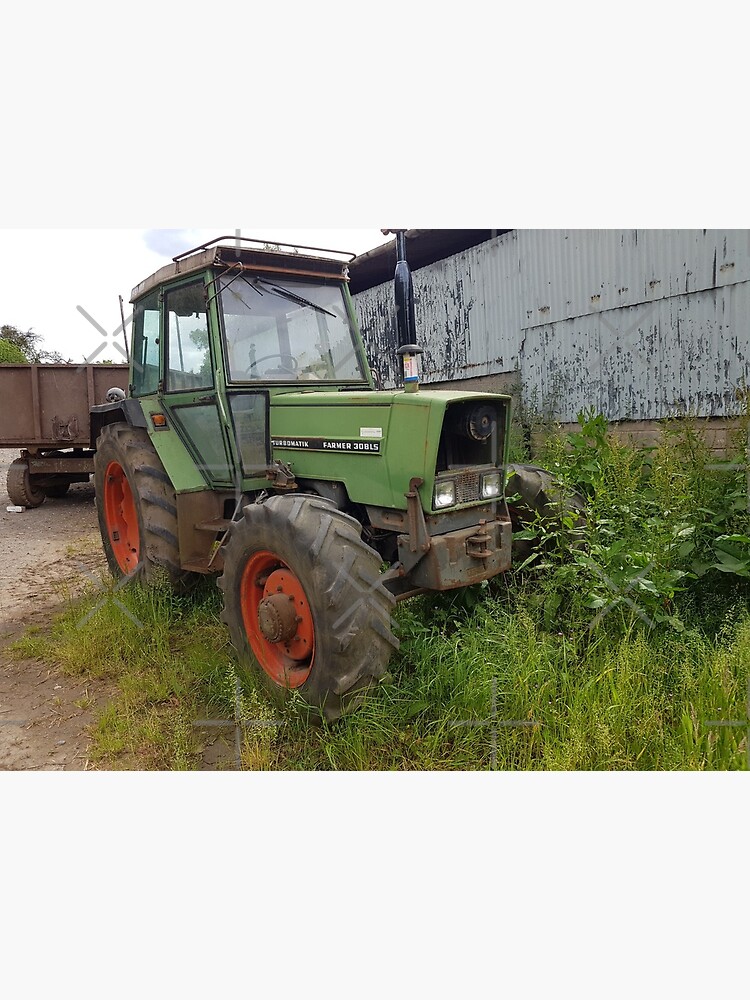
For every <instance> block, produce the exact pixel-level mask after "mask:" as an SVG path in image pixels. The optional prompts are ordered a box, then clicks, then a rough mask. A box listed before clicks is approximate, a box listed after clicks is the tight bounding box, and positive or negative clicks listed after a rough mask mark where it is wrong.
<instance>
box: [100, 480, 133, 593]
mask: <svg viewBox="0 0 750 1000" xmlns="http://www.w3.org/2000/svg"><path fill="white" fill-rule="evenodd" d="M104 520H105V522H106V525H107V534H108V535H109V541H110V544H111V546H112V552H113V553H114V556H115V559H116V560H117V565H118V566H119V567H120V569H121V570H122V572H123V573H124V574H125V576H129V575H130V574H131V573H133V572H135V570H136V568H137V566H138V562H139V560H140V551H141V540H140V533H139V531H138V514H137V512H136V509H135V500H134V499H133V493H132V490H131V489H130V483H129V482H128V479H127V476H126V475H125V471H124V469H123V467H122V466H121V465H119V464H118V463H117V462H110V463H109V465H108V466H107V471H106V472H105V474H104Z"/></svg>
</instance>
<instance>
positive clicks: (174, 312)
mask: <svg viewBox="0 0 750 1000" xmlns="http://www.w3.org/2000/svg"><path fill="white" fill-rule="evenodd" d="M204 289H205V285H204V284H203V282H202V281H200V282H196V283H193V284H191V285H183V287H182V288H177V289H175V290H174V291H173V292H167V294H166V295H165V296H164V317H165V322H166V325H167V337H168V349H167V373H166V374H167V392H189V391H191V390H193V389H211V388H212V387H213V384H214V379H213V372H212V370H211V349H210V347H209V341H208V316H207V314H206V301H205V296H204Z"/></svg>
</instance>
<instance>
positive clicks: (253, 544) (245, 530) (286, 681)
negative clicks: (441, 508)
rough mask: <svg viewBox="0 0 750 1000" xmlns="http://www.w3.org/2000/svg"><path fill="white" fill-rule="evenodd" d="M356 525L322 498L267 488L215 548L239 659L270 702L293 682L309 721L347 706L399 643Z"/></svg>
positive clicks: (374, 559) (336, 714)
mask: <svg viewBox="0 0 750 1000" xmlns="http://www.w3.org/2000/svg"><path fill="white" fill-rule="evenodd" d="M361 530H362V528H361V525H360V524H359V523H358V522H357V521H355V520H354V518H352V517H349V515H347V514H344V513H342V512H341V511H339V510H337V509H336V507H335V506H334V505H333V504H332V503H331V502H330V501H328V500H323V499H322V498H317V497H311V496H295V497H287V496H274V497H271V498H270V499H269V500H267V501H266V502H265V503H263V504H251V505H249V506H247V507H245V509H244V511H243V517H242V519H241V520H240V521H236V522H234V523H233V524H232V526H231V528H230V537H229V541H228V542H227V545H226V548H225V550H224V573H223V575H222V577H221V578H220V579H219V587H220V589H221V590H222V591H223V593H224V612H223V615H222V618H223V620H224V621H225V622H226V624H227V626H228V627H229V633H230V636H231V639H232V643H233V645H234V648H235V650H236V651H237V655H238V657H239V661H240V663H241V665H242V666H243V667H245V668H246V669H248V671H249V672H250V673H251V674H252V676H253V677H254V678H255V679H256V680H258V681H259V682H260V684H261V685H262V686H263V687H264V689H265V690H266V691H267V692H268V693H269V695H270V696H271V698H272V699H273V700H274V701H275V702H276V703H277V704H278V705H284V704H285V703H287V702H288V701H289V700H290V699H291V698H292V697H293V694H294V693H295V692H296V693H297V694H298V695H299V696H300V697H301V698H302V700H303V701H304V703H305V704H306V705H308V706H310V708H311V709H312V712H311V713H310V715H309V717H310V719H311V720H312V721H316V720H318V721H319V720H320V719H321V718H322V719H325V720H326V721H328V722H332V721H334V720H335V719H338V718H340V717H341V716H342V715H345V714H347V713H349V712H351V711H353V710H354V709H355V708H356V707H357V706H358V705H359V704H360V703H361V701H362V699H363V696H364V693H365V691H366V690H367V689H368V688H370V687H371V686H372V685H374V684H376V683H377V682H378V681H379V680H381V679H382V678H383V677H384V676H385V673H386V667H387V664H388V661H389V659H390V657H391V655H392V653H393V652H394V650H396V649H398V646H399V642H398V639H396V637H395V636H394V635H393V632H392V631H391V620H390V619H391V612H392V610H393V608H394V606H395V603H396V600H395V598H394V597H393V595H392V594H390V593H389V592H388V591H387V590H386V588H385V587H384V586H383V584H382V583H380V582H379V577H380V566H381V559H380V556H379V555H378V553H377V552H375V551H374V549H371V548H370V547H369V546H368V545H366V544H365V543H364V542H363V541H362V539H361V537H360V534H361ZM287 602H289V604H287ZM290 606H291V611H290V610H289V607H290ZM289 616H291V617H289Z"/></svg>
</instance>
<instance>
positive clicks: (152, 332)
mask: <svg viewBox="0 0 750 1000" xmlns="http://www.w3.org/2000/svg"><path fill="white" fill-rule="evenodd" d="M158 388H159V293H158V292H152V293H151V295H147V296H146V298H145V299H141V301H140V302H138V303H136V306H135V309H134V311H133V395H134V396H148V395H150V394H151V393H154V392H156V391H157V389H158Z"/></svg>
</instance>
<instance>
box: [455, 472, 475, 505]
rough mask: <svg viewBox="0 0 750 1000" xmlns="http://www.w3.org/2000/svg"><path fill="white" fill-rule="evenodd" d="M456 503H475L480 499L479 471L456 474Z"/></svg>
mask: <svg viewBox="0 0 750 1000" xmlns="http://www.w3.org/2000/svg"><path fill="white" fill-rule="evenodd" d="M454 482H455V484H456V503H457V504H459V503H473V502H474V501H475V500H478V499H479V473H478V472H464V473H462V474H461V475H460V476H456V477H455V480H454Z"/></svg>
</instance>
